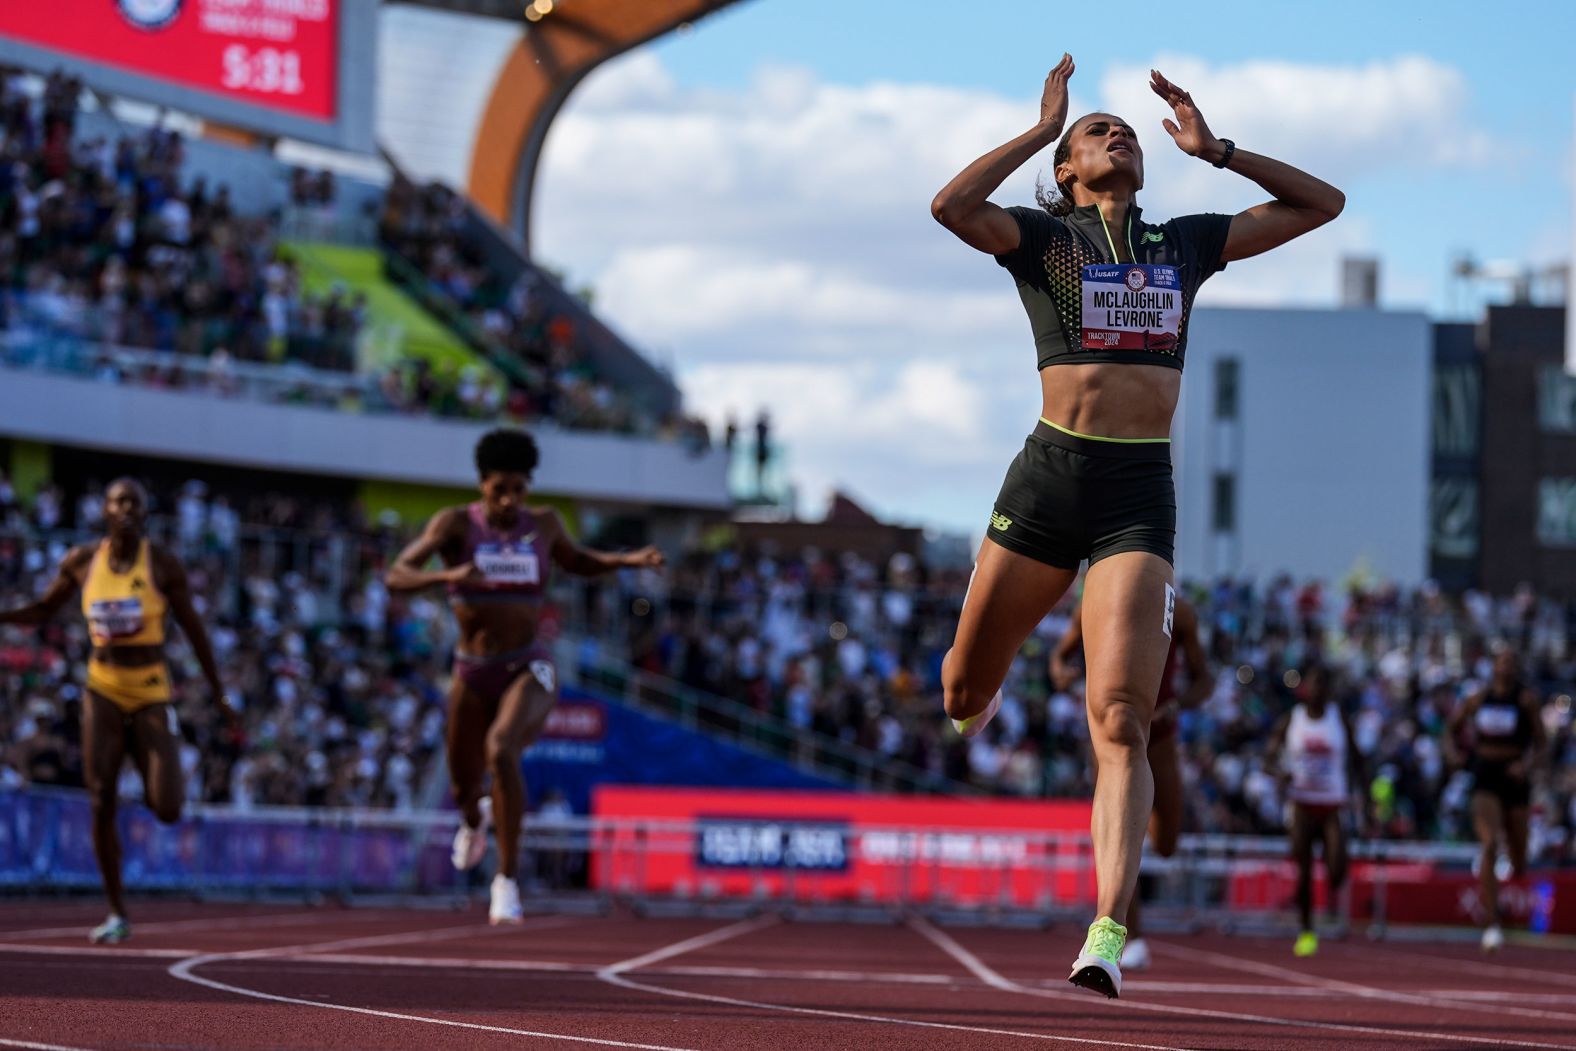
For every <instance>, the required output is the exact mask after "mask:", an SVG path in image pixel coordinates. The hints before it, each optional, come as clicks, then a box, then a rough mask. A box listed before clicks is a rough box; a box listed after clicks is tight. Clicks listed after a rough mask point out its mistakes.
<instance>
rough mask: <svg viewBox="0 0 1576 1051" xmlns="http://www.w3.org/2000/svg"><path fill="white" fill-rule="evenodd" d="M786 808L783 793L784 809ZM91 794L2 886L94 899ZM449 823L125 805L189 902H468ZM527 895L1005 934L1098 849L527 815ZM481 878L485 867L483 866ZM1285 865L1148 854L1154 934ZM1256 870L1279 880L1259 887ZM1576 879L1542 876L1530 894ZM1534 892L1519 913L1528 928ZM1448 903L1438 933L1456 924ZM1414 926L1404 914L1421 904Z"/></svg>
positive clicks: (20, 851)
mask: <svg viewBox="0 0 1576 1051" xmlns="http://www.w3.org/2000/svg"><path fill="white" fill-rule="evenodd" d="M787 798H791V796H790V797H787ZM90 821H91V818H90V811H89V808H88V802H87V798H86V795H85V794H84V793H82V792H80V791H73V790H62V789H25V790H21V791H0V889H5V890H8V891H11V892H22V893H28V892H40V891H49V892H59V891H60V890H62V889H72V888H76V889H81V890H90V889H92V888H95V887H96V886H97V884H98V873H97V871H96V868H95V867H94V863H93V860H92V855H91V852H90V851H89V850H87V849H86V839H87V836H88V829H89V828H90ZM455 821H456V816H455V815H454V814H453V813H440V812H430V811H423V812H415V813H396V812H390V811H369V810H354V809H320V810H313V809H305V808H284V807H266V808H256V809H237V808H233V807H227V806H212V805H207V806H194V807H191V808H189V810H188V813H187V815H186V817H185V818H184V819H183V820H182V822H181V823H179V824H177V825H174V826H162V825H159V824H157V823H156V822H155V821H154V820H153V818H152V815H151V814H149V813H148V812H147V811H146V810H144V809H142V808H141V807H138V806H127V807H126V808H124V809H123V811H122V823H123V828H122V841H123V843H125V844H126V850H125V872H126V879H127V885H128V886H129V887H131V888H132V889H134V890H139V891H149V890H165V891H181V892H186V893H196V894H200V895H223V896H235V895H238V894H240V895H245V896H253V897H270V898H281V897H296V896H302V895H304V896H307V897H309V898H316V897H321V896H324V895H333V896H338V897H342V898H346V899H354V898H359V897H374V896H375V897H388V896H390V895H394V896H413V895H415V896H433V895H437V896H455V897H468V896H471V895H474V894H477V893H479V892H480V891H481V889H482V882H481V879H480V877H478V876H477V875H476V874H475V873H474V872H473V873H456V872H455V871H454V870H453V868H452V867H451V866H450V864H449V862H448V849H449V839H450V835H451V833H452V830H453V828H454V823H455ZM521 849H522V858H521V867H520V871H521V873H522V883H524V884H525V887H526V889H527V891H528V893H530V894H531V895H532V896H533V897H534V899H535V900H537V901H538V902H539V903H540V904H542V905H543V906H547V907H551V906H552V905H558V904H563V903H566V902H571V901H578V902H580V904H581V906H582V907H594V908H600V909H606V908H610V907H613V906H629V907H633V908H636V909H637V910H640V911H646V912H654V911H667V912H677V913H694V912H704V911H712V910H722V909H733V910H739V909H748V910H759V909H780V910H791V911H793V912H794V913H795V914H797V915H802V916H805V917H807V918H833V917H844V918H846V917H850V916H855V917H857V916H866V917H872V918H887V919H890V918H892V917H894V916H901V915H906V914H912V913H921V914H928V915H932V916H938V917H942V918H946V919H949V920H959V921H963V922H985V923H999V924H1010V925H1023V924H1025V923H1036V924H1038V923H1045V922H1050V921H1053V920H1064V919H1065V920H1078V921H1080V922H1082V921H1084V920H1086V919H1087V915H1088V913H1089V911H1090V909H1092V908H1093V905H1094V900H1095V898H1094V894H1095V881H1094V872H1093V864H1094V851H1093V846H1092V843H1091V842H1090V838H1089V836H1088V834H1087V833H1084V832H1071V831H1045V830H1042V829H1022V828H1010V827H1006V828H1001V827H989V826H968V827H958V826H935V825H925V824H921V823H916V824H913V825H892V824H865V823H860V822H858V821H857V820H855V819H854V818H852V817H850V818H848V819H846V820H839V819H830V818H824V817H818V818H806V819H803V820H788V819H781V818H758V819H752V818H750V817H748V816H736V817H729V818H724V819H711V818H703V819H696V820H691V819H686V818H680V819H668V818H651V817H638V816H627V817H594V818H588V817H570V816H563V817H558V816H551V815H531V816H528V817H527V819H526V823H525V829H524V835H523V837H522V843H521ZM1475 849H1476V848H1475V847H1473V846H1471V845H1466V844H1443V843H1392V842H1388V841H1357V842H1354V843H1353V844H1352V847H1351V851H1352V856H1353V859H1354V868H1353V875H1352V879H1351V881H1350V885H1355V886H1356V887H1357V888H1358V889H1359V890H1360V891H1361V904H1360V905H1356V904H1354V900H1355V899H1356V895H1354V894H1353V893H1351V892H1350V890H1349V891H1348V893H1347V894H1346V895H1343V897H1342V898H1341V899H1340V902H1339V909H1338V910H1337V911H1338V915H1337V916H1336V917H1335V918H1336V919H1337V920H1338V921H1339V922H1341V923H1342V924H1344V925H1347V926H1350V927H1357V926H1359V925H1365V926H1366V929H1367V930H1368V932H1369V933H1370V934H1372V935H1374V936H1379V935H1382V934H1384V933H1385V930H1386V928H1387V925H1388V920H1389V916H1390V914H1391V911H1392V908H1393V907H1394V906H1395V905H1397V904H1398V900H1395V899H1393V898H1392V896H1391V894H1390V893H1389V892H1388V890H1387V888H1388V887H1389V885H1390V883H1392V882H1395V883H1396V884H1397V885H1398V886H1403V887H1406V888H1409V889H1410V888H1418V887H1429V886H1433V887H1435V888H1436V890H1437V889H1438V888H1439V887H1443V886H1449V887H1458V886H1461V885H1462V884H1463V882H1464V881H1469V880H1471V875H1470V865H1471V859H1472V857H1473V855H1474V853H1475ZM483 867H484V868H488V869H489V870H490V868H491V866H483ZM1288 868H1289V862H1288V861H1287V846H1286V842H1285V840H1283V839H1278V838H1275V839H1270V838H1261V837H1234V836H1184V837H1183V838H1182V840H1181V843H1180V845H1179V848H1178V850H1177V852H1176V854H1175V855H1174V856H1173V857H1171V858H1165V859H1162V858H1154V857H1147V858H1145V860H1144V871H1145V872H1146V873H1149V874H1152V875H1153V876H1154V877H1155V878H1156V893H1154V894H1153V895H1151V897H1150V901H1151V904H1149V905H1146V912H1145V915H1146V918H1147V921H1148V922H1149V924H1150V926H1151V927H1152V928H1154V929H1165V928H1169V929H1173V930H1175V929H1203V928H1210V929H1226V930H1230V929H1237V930H1244V929H1252V928H1255V927H1257V928H1259V929H1282V930H1284V929H1286V928H1287V927H1288V925H1289V924H1290V922H1291V919H1292V917H1291V911H1290V900H1289V898H1290V895H1289V892H1287V891H1286V886H1287V879H1288V872H1287V870H1288ZM1266 873H1268V874H1272V875H1275V876H1276V877H1277V878H1278V879H1279V880H1280V882H1279V883H1277V884H1275V889H1274V890H1273V891H1272V892H1271V893H1269V894H1268V895H1267V896H1261V897H1260V898H1257V899H1256V898H1255V897H1254V894H1253V891H1254V888H1255V887H1257V886H1258V885H1259V883H1258V881H1260V880H1261V877H1262V876H1264V875H1265V874H1266ZM1571 879H1572V876H1571V873H1569V872H1568V871H1566V872H1550V871H1548V870H1544V872H1543V873H1542V874H1540V875H1536V876H1535V877H1534V881H1535V882H1536V881H1541V882H1543V883H1545V884H1549V883H1552V881H1555V880H1559V881H1562V882H1561V886H1562V887H1564V886H1565V885H1566V884H1567V883H1569V882H1570V880H1571ZM1535 899H1536V894H1534V895H1532V896H1531V899H1530V904H1529V903H1528V902H1527V901H1524V902H1523V903H1522V905H1521V906H1520V907H1521V908H1523V909H1524V910H1527V911H1530V912H1531V913H1533V915H1532V916H1531V918H1530V921H1529V922H1531V923H1532V925H1533V927H1534V929H1537V927H1538V926H1539V923H1540V921H1542V922H1543V923H1544V924H1545V925H1546V922H1547V920H1548V919H1549V915H1542V916H1541V917H1540V916H1539V915H1537V913H1538V910H1539V909H1540V905H1539V904H1538V903H1537V901H1536V900H1535ZM1445 900H1447V901H1450V902H1452V905H1447V906H1446V907H1445V908H1444V909H1443V911H1441V912H1439V913H1438V914H1437V916H1435V917H1433V918H1430V919H1429V920H1428V921H1429V922H1456V923H1460V922H1463V921H1464V920H1465V919H1466V917H1465V916H1464V915H1460V914H1457V913H1455V912H1452V911H1451V910H1452V908H1453V903H1454V897H1453V895H1450V896H1447V898H1446V899H1445ZM1413 914H1414V918H1415V910H1413Z"/></svg>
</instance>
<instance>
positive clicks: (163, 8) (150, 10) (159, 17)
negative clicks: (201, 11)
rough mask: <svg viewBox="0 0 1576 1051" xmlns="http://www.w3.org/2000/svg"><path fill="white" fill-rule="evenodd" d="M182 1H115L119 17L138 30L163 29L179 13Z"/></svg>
mask: <svg viewBox="0 0 1576 1051" xmlns="http://www.w3.org/2000/svg"><path fill="white" fill-rule="evenodd" d="M181 3H182V0H115V6H116V7H118V8H119V9H120V16H121V17H122V18H124V19H125V20H126V21H128V22H130V23H131V24H132V25H134V26H136V27H137V28H138V29H144V30H147V31H149V32H152V31H154V30H157V29H163V28H164V27H165V26H167V25H169V24H170V23H171V22H173V21H175V16H176V15H179V14H180V13H181Z"/></svg>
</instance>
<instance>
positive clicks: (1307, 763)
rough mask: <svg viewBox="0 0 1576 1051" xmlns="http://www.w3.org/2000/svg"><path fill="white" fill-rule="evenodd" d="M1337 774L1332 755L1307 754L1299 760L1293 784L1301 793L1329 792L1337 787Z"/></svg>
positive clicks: (1293, 775)
mask: <svg viewBox="0 0 1576 1051" xmlns="http://www.w3.org/2000/svg"><path fill="white" fill-rule="evenodd" d="M1321 743H1322V742H1321ZM1326 747H1328V746H1326ZM1337 773H1338V771H1337V770H1336V766H1335V756H1334V755H1332V754H1331V753H1329V752H1322V753H1320V752H1313V753H1308V752H1305V753H1303V754H1302V755H1301V756H1299V757H1298V759H1297V765H1296V769H1295V770H1294V771H1293V773H1292V784H1293V785H1294V786H1295V787H1296V788H1297V790H1298V791H1301V792H1309V793H1322V792H1329V791H1331V790H1332V789H1334V787H1335V781H1336V775H1337Z"/></svg>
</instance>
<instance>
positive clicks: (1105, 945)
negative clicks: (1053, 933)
mask: <svg viewBox="0 0 1576 1051" xmlns="http://www.w3.org/2000/svg"><path fill="white" fill-rule="evenodd" d="M1126 944H1127V928H1126V927H1124V926H1122V925H1121V924H1120V923H1117V922H1116V921H1115V920H1113V919H1112V918H1111V917H1109V916H1101V917H1100V918H1099V919H1098V920H1095V921H1094V922H1093V923H1091V924H1090V925H1089V937H1088V938H1087V939H1086V940H1085V941H1084V947H1083V953H1082V955H1080V956H1079V957H1078V959H1076V960H1074V961H1073V973H1072V974H1070V975H1068V976H1067V980H1068V981H1069V982H1072V983H1073V984H1074V985H1076V986H1078V987H1079V988H1082V989H1092V990H1094V991H1095V992H1097V993H1102V994H1104V995H1105V996H1108V997H1110V998H1111V999H1113V1000H1115V999H1116V998H1117V997H1118V996H1121V995H1122V966H1121V963H1122V948H1123V946H1125V945H1126Z"/></svg>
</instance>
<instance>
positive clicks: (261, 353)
mask: <svg viewBox="0 0 1576 1051" xmlns="http://www.w3.org/2000/svg"><path fill="white" fill-rule="evenodd" d="M81 91H82V86H81V84H80V82H78V81H77V80H75V79H74V78H71V77H67V76H64V75H61V74H53V75H51V76H50V77H49V78H47V80H46V81H45V84H44V88H43V91H42V92H41V93H38V94H36V95H35V94H34V93H33V92H32V91H30V90H29V87H28V81H27V78H26V77H25V76H24V75H22V74H21V73H19V72H17V71H15V70H6V69H0V327H4V328H30V329H35V330H39V331H42V332H44V333H46V334H54V335H60V336H73V337H79V338H86V339H88V340H91V341H94V342H98V343H103V344H110V345H118V346H124V347H133V348H143V349H150V350H166V351H177V352H179V353H180V354H182V355H185V356H189V357H192V358H205V359H206V358H211V357H218V358H219V359H220V360H221V361H225V360H235V361H255V362H272V363H278V362H283V361H294V362H300V363H302V364H306V365H310V366H314V367H317V368H324V369H338V370H349V369H351V368H353V367H354V364H355V340H356V336H357V333H358V331H359V330H360V328H361V325H362V324H363V322H364V320H365V310H366V304H365V300H364V297H362V296H360V295H352V294H351V293H349V292H348V291H346V290H344V289H342V288H335V289H333V290H331V291H329V292H328V293H327V294H326V295H312V294H308V293H307V292H305V291H303V289H302V287H301V280H300V274H299V272H298V270H297V268H296V267H295V265H294V264H293V263H292V262H291V261H290V260H289V259H288V258H286V257H285V256H284V255H282V254H281V253H280V251H279V250H278V243H277V226H276V224H275V223H274V222H273V221H272V220H271V219H270V218H269V217H265V216H255V215H246V214H243V210H242V209H240V208H238V207H237V205H236V203H235V202H232V200H231V197H230V191H229V188H228V187H227V186H223V185H219V186H213V187H210V186H209V185H208V183H207V180H206V179H205V178H203V177H202V176H200V175H199V176H197V177H195V178H189V179H188V178H186V176H185V172H184V170H183V165H184V163H185V154H186V147H185V142H184V140H183V138H182V136H181V134H180V133H179V132H178V131H172V130H169V129H167V128H165V127H164V126H162V125H154V126H152V127H149V128H148V129H147V130H146V131H144V132H142V133H141V134H140V135H138V136H133V135H131V134H123V135H120V136H119V137H117V138H114V139H111V138H110V137H108V136H104V135H92V136H90V135H78V134H77V126H76V125H77V119H78V113H79V107H78V101H79V96H80V94H81Z"/></svg>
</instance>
